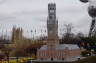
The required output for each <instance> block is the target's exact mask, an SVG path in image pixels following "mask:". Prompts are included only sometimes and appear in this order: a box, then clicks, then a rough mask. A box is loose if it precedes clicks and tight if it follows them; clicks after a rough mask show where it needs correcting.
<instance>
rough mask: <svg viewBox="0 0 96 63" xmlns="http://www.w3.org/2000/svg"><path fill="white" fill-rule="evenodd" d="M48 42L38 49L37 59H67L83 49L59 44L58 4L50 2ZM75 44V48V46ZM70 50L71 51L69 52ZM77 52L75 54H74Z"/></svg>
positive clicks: (78, 53)
mask: <svg viewBox="0 0 96 63" xmlns="http://www.w3.org/2000/svg"><path fill="white" fill-rule="evenodd" d="M47 34H48V38H47V43H46V45H43V46H42V47H41V48H40V49H37V60H49V61H50V60H51V61H52V60H65V59H67V58H71V57H73V56H75V57H76V56H78V55H80V54H81V53H80V52H81V51H80V49H79V47H77V46H76V45H69V46H71V47H69V46H68V45H65V44H59V37H58V20H57V19H56V4H55V3H49V4H48V18H47ZM73 46H75V48H76V49H75V48H73ZM69 52H70V53H69ZM75 53H76V54H75ZM74 54H75V55H74Z"/></svg>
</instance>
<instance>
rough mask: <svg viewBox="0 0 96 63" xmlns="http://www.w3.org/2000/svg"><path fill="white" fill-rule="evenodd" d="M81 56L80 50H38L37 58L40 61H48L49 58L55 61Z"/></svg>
mask: <svg viewBox="0 0 96 63" xmlns="http://www.w3.org/2000/svg"><path fill="white" fill-rule="evenodd" d="M80 54H81V50H79V49H78V50H68V49H64V50H63V49H62V50H38V52H37V58H38V59H41V60H48V59H50V60H51V58H53V59H57V60H63V59H65V58H71V57H75V56H79V55H80Z"/></svg>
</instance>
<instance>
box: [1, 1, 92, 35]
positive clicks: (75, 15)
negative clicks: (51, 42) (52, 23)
mask: <svg viewBox="0 0 96 63" xmlns="http://www.w3.org/2000/svg"><path fill="white" fill-rule="evenodd" d="M51 2H53V3H56V7H57V10H56V11H57V18H58V22H59V28H61V27H62V25H63V24H69V23H71V24H73V26H74V30H75V31H74V32H76V33H77V32H83V33H85V34H88V32H89V27H90V23H91V17H89V15H88V13H87V7H88V3H86V4H85V3H82V2H80V1H79V0H0V31H1V32H2V29H3V31H4V32H5V30H6V29H7V31H8V32H10V31H11V28H12V26H13V25H17V26H20V27H22V28H23V29H25V31H26V30H31V29H35V28H36V29H40V28H42V27H43V28H44V27H45V28H46V21H47V16H48V13H47V12H48V9H47V8H48V3H51Z"/></svg>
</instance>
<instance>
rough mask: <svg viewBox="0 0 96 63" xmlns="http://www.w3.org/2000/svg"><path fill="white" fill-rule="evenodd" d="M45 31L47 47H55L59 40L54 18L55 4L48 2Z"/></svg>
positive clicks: (56, 23) (56, 21) (56, 22)
mask: <svg viewBox="0 0 96 63" xmlns="http://www.w3.org/2000/svg"><path fill="white" fill-rule="evenodd" d="M47 31H48V39H47V46H48V48H49V49H55V48H56V47H57V46H58V45H59V41H58V20H57V19H56V4H53V3H50V4H48V19H47Z"/></svg>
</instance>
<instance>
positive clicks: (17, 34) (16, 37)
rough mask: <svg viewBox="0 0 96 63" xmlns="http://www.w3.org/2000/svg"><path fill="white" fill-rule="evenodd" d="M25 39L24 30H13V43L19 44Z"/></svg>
mask: <svg viewBox="0 0 96 63" xmlns="http://www.w3.org/2000/svg"><path fill="white" fill-rule="evenodd" d="M22 38H23V30H22V28H16V27H15V26H14V27H13V29H12V39H11V40H12V41H11V42H12V43H15V42H18V41H20V40H21V39H22Z"/></svg>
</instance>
